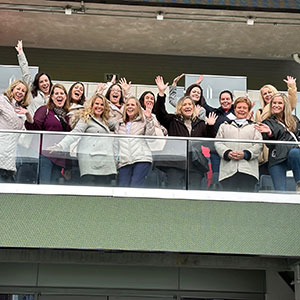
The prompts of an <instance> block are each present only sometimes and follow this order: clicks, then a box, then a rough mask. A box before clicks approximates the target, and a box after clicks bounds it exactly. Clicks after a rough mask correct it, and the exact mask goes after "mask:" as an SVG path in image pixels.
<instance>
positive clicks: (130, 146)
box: [115, 117, 155, 168]
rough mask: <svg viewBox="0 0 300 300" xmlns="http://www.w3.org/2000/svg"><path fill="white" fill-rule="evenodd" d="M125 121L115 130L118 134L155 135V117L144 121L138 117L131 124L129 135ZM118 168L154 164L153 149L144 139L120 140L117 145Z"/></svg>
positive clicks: (120, 122) (118, 124) (119, 123)
mask: <svg viewBox="0 0 300 300" xmlns="http://www.w3.org/2000/svg"><path fill="white" fill-rule="evenodd" d="M126 125H128V123H127V124H126V123H125V122H124V121H122V120H121V121H119V122H118V123H117V125H116V128H115V133H116V134H129V135H155V126H154V120H153V117H152V118H151V119H147V118H145V120H144V121H142V119H141V118H140V117H137V118H136V119H135V120H134V121H133V122H131V127H130V131H129V132H128V133H127V130H126ZM117 149H118V150H117V151H118V152H117V153H118V168H121V167H124V166H126V165H131V164H134V163H137V162H152V154H151V149H150V147H149V145H148V143H147V140H145V139H144V138H118V143H117Z"/></svg>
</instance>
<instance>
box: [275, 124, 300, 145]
mask: <svg viewBox="0 0 300 300" xmlns="http://www.w3.org/2000/svg"><path fill="white" fill-rule="evenodd" d="M277 122H278V123H279V124H280V125H282V126H283V127H284V128H285V129H286V131H287V132H288V133H289V134H290V135H291V136H292V137H293V139H294V140H295V141H296V142H299V141H298V139H297V137H296V135H295V133H294V132H292V131H290V130H289V129H288V128H287V127H286V125H285V124H283V123H282V122H280V121H279V120H277ZM299 147H300V145H299Z"/></svg>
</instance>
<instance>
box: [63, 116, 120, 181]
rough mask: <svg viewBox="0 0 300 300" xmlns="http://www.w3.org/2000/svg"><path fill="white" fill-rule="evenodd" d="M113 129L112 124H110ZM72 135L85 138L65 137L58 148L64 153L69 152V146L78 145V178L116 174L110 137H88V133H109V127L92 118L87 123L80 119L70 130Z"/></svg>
mask: <svg viewBox="0 0 300 300" xmlns="http://www.w3.org/2000/svg"><path fill="white" fill-rule="evenodd" d="M110 125H111V126H112V127H114V123H111V124H110ZM72 132H73V133H76V132H78V133H83V132H85V133H86V134H87V135H85V136H80V137H77V136H71V135H69V136H66V137H65V138H64V139H63V140H62V141H61V142H60V143H59V144H58V146H59V147H60V148H61V149H63V150H64V151H68V152H69V151H70V146H71V145H73V146H74V143H76V142H77V143H78V146H77V157H78V164H79V170H80V176H83V175H87V174H88V175H109V174H116V173H117V170H116V163H115V156H114V152H113V138H112V137H96V136H89V135H88V134H89V133H101V134H105V133H110V130H109V127H108V126H106V125H105V124H104V123H103V122H101V121H99V120H97V119H96V118H94V117H91V119H90V120H89V121H88V122H85V121H84V120H82V119H80V120H79V121H78V123H77V124H76V126H75V128H74V129H73V130H72Z"/></svg>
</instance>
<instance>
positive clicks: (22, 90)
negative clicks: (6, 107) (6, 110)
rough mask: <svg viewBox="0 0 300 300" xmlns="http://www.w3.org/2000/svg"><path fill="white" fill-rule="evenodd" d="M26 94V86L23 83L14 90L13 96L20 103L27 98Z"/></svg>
mask: <svg viewBox="0 0 300 300" xmlns="http://www.w3.org/2000/svg"><path fill="white" fill-rule="evenodd" d="M26 92H27V88H26V86H25V85H24V84H22V83H19V84H17V85H16V86H15V87H14V89H13V90H12V96H13V98H14V99H15V100H16V101H17V102H20V101H22V100H23V99H24V98H25V95H26Z"/></svg>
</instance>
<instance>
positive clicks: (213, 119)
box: [205, 112, 218, 125]
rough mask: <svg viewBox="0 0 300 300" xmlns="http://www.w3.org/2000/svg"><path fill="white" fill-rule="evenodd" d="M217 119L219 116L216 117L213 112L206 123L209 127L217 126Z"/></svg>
mask: <svg viewBox="0 0 300 300" xmlns="http://www.w3.org/2000/svg"><path fill="white" fill-rule="evenodd" d="M217 119H218V116H217V115H216V113H214V112H211V113H209V115H208V117H207V118H206V119H205V122H206V123H207V124H208V125H215V123H216V121H217Z"/></svg>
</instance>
